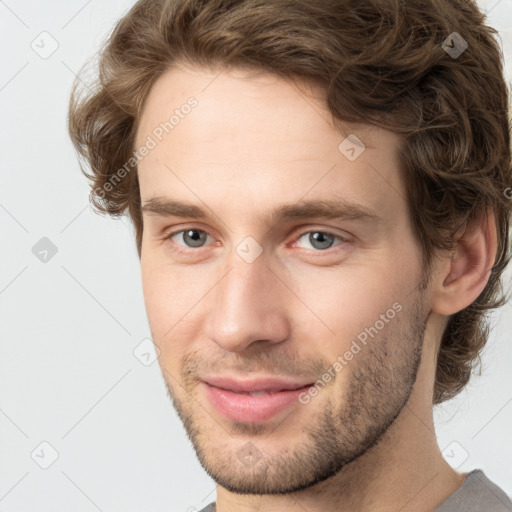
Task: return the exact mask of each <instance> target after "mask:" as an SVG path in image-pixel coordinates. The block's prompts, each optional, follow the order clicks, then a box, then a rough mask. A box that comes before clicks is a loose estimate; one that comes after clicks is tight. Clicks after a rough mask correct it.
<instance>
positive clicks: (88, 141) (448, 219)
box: [70, 0, 512, 512]
mask: <svg viewBox="0 0 512 512" xmlns="http://www.w3.org/2000/svg"><path fill="white" fill-rule="evenodd" d="M483 21H484V20H483V16H482V14H481V13H480V11H479V10H478V8H477V7H476V5H475V4H474V3H473V2H470V1H465V0H456V1H455V0H454V1H451V2H444V1H440V0H411V1H408V2H398V1H397V0H379V1H377V0H373V1H368V2H359V1H355V0H338V1H332V0H321V1H317V2H311V1H310V0H293V1H291V0H280V1H270V0H262V1H243V0H210V1H208V2H204V1H201V0H159V1H155V0H143V1H139V2H138V3H137V4H136V5H135V6H134V7H133V8H132V10H131V11H130V12H129V13H128V14H127V15H126V16H125V17H124V18H123V19H121V20H120V22H119V23H118V25H117V26H116V28H115V30H114V32H113V34H112V36H111V38H110V39H109V41H108V44H107V45H106V47H105V49H104V50H103V53H102V57H101V61H100V81H99V83H98V88H96V89H91V91H90V92H89V93H88V94H86V95H85V96H83V95H82V94H80V92H79V91H78V90H75V91H74V93H73V97H72V102H71V107H70V133H71V136H72V140H73V142H74V144H75V145H76V147H77V149H78V151H79V152H80V154H81V155H82V156H83V157H84V158H85V159H86V163H87V165H88V166H89V168H90V170H91V171H90V172H89V174H88V176H89V177H90V179H91V185H92V196H91V197H92V200H93V203H94V204H95V206H96V207H97V208H98V209H99V210H100V211H104V212H108V213H110V214H112V215H120V214H122V213H123V212H125V211H128V212H129V214H130V216H131V218H132V220H133V222H134V225H135V228H136V235H137V236H136V238H137V248H138V252H139V256H140V260H141V269H142V279H143V289H144V296H145V301H146V310H147V314H148V319H149V324H150V326H151V331H152V336H153V340H154V342H155V344H156V346H157V347H158V349H159V354H160V355H159V361H160V365H161V369H162V372H163V375H164V378H165V381H166V384H167V386H168V390H169V394H170V396H171V398H172V401H173V404H174V406H175V408H176V410H177V412H178V414H179V416H180V418H181V420H182V421H183V423H184V426H185V428H186V431H187V433H188V436H189V438H190V440H191V442H192V443H193V446H194V448H195V450H196V452H197V456H198V458H199V460H200V462H201V464H202V465H203V467H204V469H205V470H206V471H207V473H208V474H209V475H210V476H211V477H212V478H213V479H214V480H215V481H216V482H217V483H218V488H217V499H216V503H212V504H210V505H209V506H208V507H207V508H206V509H204V511H213V510H216V511H217V512H230V511H249V510H251V511H252V510H261V511H269V510H272V511H275V512H277V511H284V510H287V511H289V510H291V511H304V510H307V511H309V512H317V511H325V510H329V511H356V510H364V511H370V510H371V511H391V510H393V511H399V510H401V511H412V510H414V511H417V512H427V511H442V512H448V511H465V512H467V511H477V510H485V511H500V512H501V511H506V510H512V504H511V502H510V500H509V498H508V497H507V495H506V494H505V492H503V490H501V489H499V488H498V487H497V486H496V485H495V484H494V483H493V482H491V480H489V479H488V478H487V477H486V475H485V473H484V472H483V471H482V470H479V469H476V470H475V471H472V472H470V473H469V474H461V473H458V472H457V471H455V470H453V469H452V468H451V467H450V466H449V465H448V464H447V462H446V461H445V460H444V459H443V457H442V454H441V451H440V449H439V447H438V444H437V440H436V436H435V431H434V424H433V415H432V409H433V405H435V404H438V403H441V402H443V401H445V400H447V399H449V398H451V397H453V396H455V395H456V394H457V393H458V392H459V391H460V390H461V389H463V387H464V386H465V384H466V383H467V382H468V379H469V377H470V374H471V368H472V364H473V362H474V360H475V358H476V357H477V355H478V353H479V352H480V350H481V349H482V347H483V346H484V344H485V342H486V340H487V334H488V332H487V328H486V323H485V316H484V313H485V312H486V310H488V309H491V308H493V307H496V306H498V305H502V304H503V302H504V299H503V297H501V296H500V295H499V289H500V288H499V287H500V276H501V274H502V272H503V270H504V268H505V267H506V265H507V263H508V261H509V259H510V253H509V239H508V233H509V223H510V211H511V208H510V200H509V197H508V195H507V193H506V190H507V189H508V188H509V187H510V184H511V154H510V134H509V124H508V97H507V88H506V85H505V82H504V79H503V70H502V62H501V59H500V53H499V46H498V44H497V42H496V40H495V39H494V31H493V30H492V29H491V28H489V27H487V26H485V25H484V23H483Z"/></svg>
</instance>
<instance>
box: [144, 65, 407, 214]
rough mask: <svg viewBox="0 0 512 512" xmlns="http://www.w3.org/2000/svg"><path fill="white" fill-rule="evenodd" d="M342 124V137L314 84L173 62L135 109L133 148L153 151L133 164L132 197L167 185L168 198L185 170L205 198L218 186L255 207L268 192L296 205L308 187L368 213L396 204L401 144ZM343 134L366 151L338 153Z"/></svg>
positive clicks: (391, 135)
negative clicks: (367, 205)
mask: <svg viewBox="0 0 512 512" xmlns="http://www.w3.org/2000/svg"><path fill="white" fill-rule="evenodd" d="M191 98H193V101H192V102H191ZM191 104H194V105H195V106H194V107H192V108H191V107H190V106H189V105H191ZM170 121H171V122H170ZM341 126H342V128H343V132H342V131H340V130H339V126H338V127H335V126H334V124H333V118H332V114H331V113H330V111H329V109H328V108H327V105H326V103H325V91H324V90H323V89H322V88H321V87H320V86H319V85H315V84H313V83H306V82H304V83H296V82H291V81H289V80H285V79H283V78H281V77H279V76H277V75H275V74H271V73H267V72H261V71H259V72H252V71H251V72H248V71H247V70H245V69H244V70H242V69H237V68H234V69H229V70H227V69H222V68H215V69H206V68H199V67H193V66H190V65H185V64H178V65H177V66H175V67H173V68H170V69H169V70H167V71H166V72H165V73H164V74H163V75H162V76H161V77H160V78H159V79H158V80H157V81H156V82H155V84H154V85H153V87H152V89H151V91H150V93H149V95H148V98H147V99H146V102H145V105H144V109H143V112H142V116H141V119H140V123H139V127H138V132H137V137H136V147H137V148H139V147H141V146H143V145H144V144H145V143H146V141H147V140H148V137H150V138H152V139H154V140H155V142H156V144H155V147H154V148H153V149H151V151H150V152H149V154H148V155H147V156H145V157H144V159H143V160H142V161H141V162H140V163H139V175H140V179H141V191H142V192H143V194H144V192H145V193H146V195H155V194H156V193H157V192H158V195H164V194H163V193H161V192H162V187H163V189H165V188H166V183H168V184H169V192H170V190H171V187H172V188H175V186H180V187H181V188H183V183H181V184H179V183H178V181H179V180H178V178H177V176H178V175H182V174H180V173H186V176H187V180H188V181H187V183H188V184H189V185H191V187H192V189H193V190H201V191H202V192H203V193H207V194H208V193H210V192H211V193H212V194H213V193H215V191H217V192H218V190H219V189H220V188H219V187H222V190H224V192H226V191H230V190H231V192H232V194H233V195H236V194H237V191H239V192H245V193H246V194H248V191H249V190H254V192H255V195H254V198H256V196H258V197H259V198H260V200H261V198H262V197H264V193H265V190H267V191H269V188H270V187H272V188H274V189H275V187H277V188H278V189H280V190H282V191H283V192H284V193H288V191H289V192H290V196H289V199H293V198H296V199H298V194H300V192H301V191H302V192H303V193H304V192H306V188H308V187H311V188H314V189H315V190H316V191H317V192H318V193H322V194H325V193H326V192H328V191H332V190H333V187H335V188H336V190H337V192H340V191H341V192H342V191H343V190H344V189H345V190H346V191H347V193H350V194H359V195H360V199H362V200H363V201H364V200H367V201H370V202H371V201H373V206H374V207H376V208H385V207H386V202H389V201H395V202H396V199H397V197H396V196H397V194H398V196H400V197H401V198H402V199H403V197H404V192H403V187H402V184H401V180H400V178H399V173H398V162H397V149H398V146H399V144H400V142H401V141H400V138H399V137H398V136H397V135H396V134H394V133H392V132H390V131H387V130H384V129H381V128H378V127H375V126H370V125H366V124H358V125H355V124H350V125H348V124H343V125H341ZM155 133H156V134H157V135H158V136H155ZM349 134H355V135H357V137H358V138H359V139H361V140H362V141H363V142H364V144H365V146H366V148H365V150H364V153H363V154H362V155H361V157H359V158H357V160H354V161H350V160H349V159H347V157H346V156H345V155H344V154H342V152H341V150H340V143H342V142H343V141H344V140H345V139H346V137H347V135H349ZM160 139H161V140H160ZM356 150H357V147H356ZM333 168H334V169H335V172H330V173H329V172H327V171H328V170H329V169H333ZM169 169H171V170H173V172H172V173H171V172H170V171H169ZM323 175H325V178H324V179H322V180H321V181H322V182H321V183H319V184H318V185H314V184H315V182H319V179H320V178H321V177H322V176H323ZM205 183H208V186H207V187H206V186H205ZM290 184H294V190H289V188H290ZM191 187H188V188H191ZM258 187H260V189H259V190H258V191H257V192H258V194H256V189H257V188H258ZM285 189H286V190H285ZM183 192H184V193H185V194H188V195H189V196H190V198H191V199H194V198H193V196H192V195H190V191H188V192H186V191H185V190H184V189H183ZM386 197H388V200H386ZM143 199H144V197H143ZM195 199H197V198H195ZM287 199H288V198H287ZM388 206H389V205H388Z"/></svg>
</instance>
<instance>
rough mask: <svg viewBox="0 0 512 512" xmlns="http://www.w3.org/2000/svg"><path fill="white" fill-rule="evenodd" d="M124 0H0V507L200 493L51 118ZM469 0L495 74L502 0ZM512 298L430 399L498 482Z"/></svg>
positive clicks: (126, 267) (209, 488) (120, 260)
mask: <svg viewBox="0 0 512 512" xmlns="http://www.w3.org/2000/svg"><path fill="white" fill-rule="evenodd" d="M131 4H132V2H131V1H128V0H109V1H108V2H102V1H99V0H89V1H84V0H66V1H64V0H52V1H50V2H40V1H35V0H19V1H16V0H8V1H7V2H4V1H1V0H0V34H2V35H1V36H0V37H1V41H2V54H1V55H2V61H1V66H0V106H1V116H2V117H1V121H2V122H1V130H2V132H1V137H0V144H1V146H0V164H1V169H0V232H1V233H2V243H1V244H0V254H1V257H2V263H1V265H0V307H1V314H0V322H1V324H0V325H1V336H0V344H1V346H0V512H5V511H9V512H46V511H51V512H58V511H65V510H66V511H68V510H73V511H74V512H81V511H83V512H88V511H95V510H100V511H105V512H107V511H124V512H130V511H142V510H147V511H149V510H151V511H152V512H160V511H162V512H163V511H172V512H174V511H193V510H195V509H201V508H202V507H203V506H205V504H206V503H209V502H210V501H213V500H214V499H215V484H214V482H213V481H212V480H211V479H210V478H209V477H207V475H206V474H205V473H204V471H203V470H202V468H201V466H200V465H199V463H198V462H197V460H196V457H195V453H194V451H193V450H192V448H191V445H190V443H189V441H188V439H187V437H186V435H185V432H184V429H183V427H182V425H181V422H180V421H179V419H178V417H177V415H176V414H175V412H174V410H173V409H172V406H171V403H170V401H169V399H168V397H167V394H166V390H165V386H164V382H163V378H162V377H161V374H160V370H159V368H158V363H157V362H154V363H153V364H152V365H150V366H145V365H144V364H143V363H142V362H141V361H140V360H139V359H137V358H136V357H135V355H134V353H133V351H134V349H136V347H137V346H138V345H139V344H140V343H141V342H142V341H143V340H144V339H145V338H148V337H150V331H149V326H148V324H147V319H146V313H145V309H144V301H143V296H142V291H141V282H140V272H139V262H138V257H137V253H136V249H135V242H134V236H133V230H132V227H131V225H130V223H129V222H128V220H127V218H123V219H121V220H118V221H115V220H111V219H109V218H108V217H101V216H98V215H96V214H94V213H93V212H92V211H91V210H90V208H89V206H88V192H89V190H88V186H87V182H86V180H85V178H84V177H83V176H82V174H81V172H80V171H79V167H78V164H77V161H76V158H75V154H74V152H73V149H72V147H71V143H70V142H69V139H68V136H67V132H66V114H67V104H68V97H69V92H70V87H71V84H72V81H73V79H74V75H75V73H77V72H78V71H79V69H80V67H81V66H82V64H83V63H84V62H85V61H86V59H87V58H89V57H90V56H91V55H92V54H93V53H94V52H95V51H96V50H97V48H98V47H99V45H100V43H101V42H102V41H103V39H104V37H106V35H107V34H108V33H109V31H110V29H111V28H112V26H113V24H114V22H115V20H117V19H118V18H119V17H120V16H121V15H122V14H123V13H124V12H126V10H127V9H128V8H129V7H130V6H131ZM479 4H480V5H481V7H482V9H483V10H485V11H487V12H488V13H489V22H490V24H491V25H493V26H494V27H496V28H497V29H498V30H499V31H500V34H501V37H502V42H503V46H504V52H505V56H506V59H508V60H507V76H508V77H509V81H510V77H512V0H500V1H498V0H488V1H487V0H481V1H480V2H479ZM42 32H47V33H48V34H50V35H47V34H43V35H41V33H42ZM56 44H58V48H57V49H56V50H55V52H54V53H53V54H52V55H50V56H47V55H44V52H49V51H50V50H52V45H56ZM33 47H35V48H36V49H37V51H38V52H39V53H37V52H36V51H35V49H33ZM41 54H43V55H42V56H41ZM42 57H47V58H42ZM43 237H46V238H48V239H49V240H50V241H51V243H52V244H54V246H55V247H56V249H57V253H56V254H55V255H54V256H53V257H52V253H51V252H49V253H48V255H46V258H47V260H48V261H47V262H46V263H45V262H42V261H40V259H39V258H38V257H36V255H35V254H34V253H33V247H34V246H36V244H37V243H38V242H39V241H40V240H41V238H43ZM39 243H42V244H43V245H44V244H48V241H43V242H39ZM45 247H46V246H45ZM45 247H43V248H41V247H39V246H36V248H39V251H43V250H44V248H45ZM35 252H37V251H35ZM44 256H45V254H44V252H39V257H44ZM509 286H510V272H509V274H508V281H507V287H509ZM511 307H512V306H511V305H510V304H507V305H506V306H505V307H504V308H502V310H500V311H499V313H498V314H496V315H495V316H494V318H495V319H496V322H497V325H496V328H495V330H494V332H493V335H492V339H491V340H490V342H489V344H488V347H487V348H486V350H485V353H484V359H483V361H484V365H483V371H482V375H481V377H475V378H474V379H473V381H472V383H471V385H470V386H469V388H468V389H467V391H465V392H464V393H462V395H460V397H459V398H457V399H455V400H453V401H451V402H450V403H448V404H446V405H444V406H443V407H442V408H439V409H438V410H437V411H436V423H437V432H438V437H439V444H440V446H441V448H442V449H446V450H445V454H446V457H447V460H449V462H450V463H451V464H452V465H453V466H454V467H457V469H458V470H459V471H469V470H471V469H473V468H483V469H484V470H485V472H486V474H487V475H488V476H489V477H490V478H491V479H492V480H494V481H495V482H496V483H497V484H498V485H500V486H501V487H502V488H503V489H504V490H505V491H506V492H507V493H508V494H512V469H511V468H512V440H511V433H512V429H511V425H512V385H511V384H512V377H511V373H512V368H511V363H512V343H511V338H510V332H511V329H512V309H511ZM136 353H139V354H140V353H145V345H142V348H140V349H139V352H137V350H136ZM146 357H147V356H146ZM142 359H143V360H144V357H142ZM43 442H44V443H49V445H51V446H49V445H48V444H43V445H41V443H43ZM54 450H55V452H54ZM56 454H58V457H57V458H56V460H55V461H54V462H53V463H52V464H51V465H50V466H49V467H48V468H47V469H43V468H42V467H41V466H44V465H48V464H50V463H51V462H52V461H53V458H55V456H56Z"/></svg>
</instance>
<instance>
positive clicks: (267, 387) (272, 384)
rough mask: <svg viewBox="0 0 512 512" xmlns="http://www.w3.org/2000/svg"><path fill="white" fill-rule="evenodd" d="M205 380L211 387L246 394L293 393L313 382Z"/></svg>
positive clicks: (276, 379) (272, 379) (219, 378)
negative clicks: (292, 391)
mask: <svg viewBox="0 0 512 512" xmlns="http://www.w3.org/2000/svg"><path fill="white" fill-rule="evenodd" d="M203 380H204V381H205V382H206V383H207V384H209V385H210V386H214V387H216V388H221V389H225V390H227V391H233V392H234V393H245V394H257V393H259V394H263V393H267V394H270V393H278V392H279V391H291V390H295V389H299V388H303V387H304V386H308V385H311V384H312V383H311V382H298V381H291V380H285V379H281V378H276V377H260V378H253V379H246V380H236V379H233V378H229V377H208V378H205V379H203Z"/></svg>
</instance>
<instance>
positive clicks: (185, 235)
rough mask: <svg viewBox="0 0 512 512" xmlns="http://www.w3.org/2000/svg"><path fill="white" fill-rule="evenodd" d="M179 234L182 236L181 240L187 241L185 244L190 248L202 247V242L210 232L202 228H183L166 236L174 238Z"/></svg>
mask: <svg viewBox="0 0 512 512" xmlns="http://www.w3.org/2000/svg"><path fill="white" fill-rule="evenodd" d="M177 235H180V236H181V241H182V242H184V243H185V246H188V247H190V248H197V247H202V244H203V243H204V241H205V240H206V237H207V236H208V233H206V231H203V230H201V229H182V230H181V231H175V232H174V233H170V234H169V235H168V236H167V237H166V238H168V239H170V240H172V239H173V237H175V236H177ZM178 250H179V249H178Z"/></svg>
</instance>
